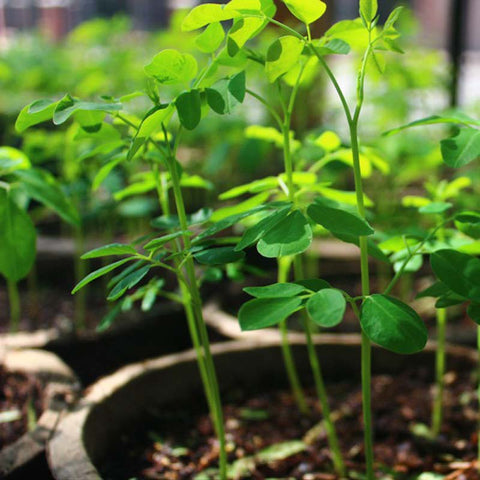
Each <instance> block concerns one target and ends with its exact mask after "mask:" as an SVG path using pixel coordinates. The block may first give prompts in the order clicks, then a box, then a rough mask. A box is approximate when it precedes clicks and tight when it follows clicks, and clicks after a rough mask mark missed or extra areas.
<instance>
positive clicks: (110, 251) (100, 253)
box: [81, 243, 137, 260]
mask: <svg viewBox="0 0 480 480" xmlns="http://www.w3.org/2000/svg"><path fill="white" fill-rule="evenodd" d="M136 253H137V251H136V250H135V249H134V248H133V247H132V246H130V245H123V244H122V243H111V244H110V245H105V246H103V247H99V248H95V249H94V250H90V251H89V252H87V253H84V254H83V255H82V256H81V258H82V260H86V259H88V258H101V257H109V256H111V255H136Z"/></svg>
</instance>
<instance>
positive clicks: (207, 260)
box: [194, 247, 245, 265]
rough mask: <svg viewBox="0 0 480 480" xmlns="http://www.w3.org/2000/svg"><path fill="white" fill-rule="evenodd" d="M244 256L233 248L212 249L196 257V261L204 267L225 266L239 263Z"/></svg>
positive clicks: (197, 254)
mask: <svg viewBox="0 0 480 480" xmlns="http://www.w3.org/2000/svg"><path fill="white" fill-rule="evenodd" d="M244 256H245V254H244V253H243V252H238V251H236V250H235V249H234V248H233V247H219V248H210V249H208V250H203V251H201V252H199V253H196V254H195V255H194V257H195V260H197V262H198V263H201V264H202V265H224V264H226V263H233V262H238V261H239V260H241V259H242V258H243V257H244Z"/></svg>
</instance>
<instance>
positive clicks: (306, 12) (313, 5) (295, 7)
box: [283, 0, 327, 25]
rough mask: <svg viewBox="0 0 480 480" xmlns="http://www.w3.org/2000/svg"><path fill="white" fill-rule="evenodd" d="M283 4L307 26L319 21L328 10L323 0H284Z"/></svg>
mask: <svg viewBox="0 0 480 480" xmlns="http://www.w3.org/2000/svg"><path fill="white" fill-rule="evenodd" d="M283 3H284V4H285V5H286V6H287V8H288V9H289V10H290V12H291V13H292V15H294V16H295V17H297V18H298V19H299V20H300V21H301V22H303V23H305V24H306V25H310V24H311V23H313V22H315V21H316V20H318V19H319V18H320V17H321V16H322V15H323V14H324V13H325V11H326V10H327V5H326V4H325V2H322V1H321V0H283Z"/></svg>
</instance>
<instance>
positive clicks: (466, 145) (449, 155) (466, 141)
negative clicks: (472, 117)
mask: <svg viewBox="0 0 480 480" xmlns="http://www.w3.org/2000/svg"><path fill="white" fill-rule="evenodd" d="M441 151H442V157H443V161H444V162H445V163H446V164H447V165H448V166H449V167H452V168H460V167H463V166H464V165H467V164H468V163H470V162H472V161H473V160H476V159H477V158H479V157H480V130H477V129H476V128H462V129H460V130H458V132H457V133H456V134H455V135H454V136H453V137H450V138H447V139H445V140H442V141H441Z"/></svg>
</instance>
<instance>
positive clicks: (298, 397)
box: [278, 258, 310, 415]
mask: <svg viewBox="0 0 480 480" xmlns="http://www.w3.org/2000/svg"><path fill="white" fill-rule="evenodd" d="M282 260H285V259H283V258H281V259H278V283H285V282H286V281H287V280H288V271H289V270H290V265H291V261H290V259H289V260H288V261H282ZM279 328H280V334H281V338H282V354H283V361H284V363H285V370H286V371H287V377H288V381H289V382H290V388H291V390H292V393H293V396H294V398H295V401H296V402H297V406H298V409H299V410H300V412H302V413H303V414H305V415H308V414H309V413H310V411H309V408H308V405H307V402H306V401H305V395H304V393H303V389H302V385H301V383H300V379H299V377H298V372H297V368H296V366H295V361H294V360H293V355H292V350H291V348H290V344H289V342H288V328H287V321H286V320H283V321H282V322H280V326H279Z"/></svg>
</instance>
